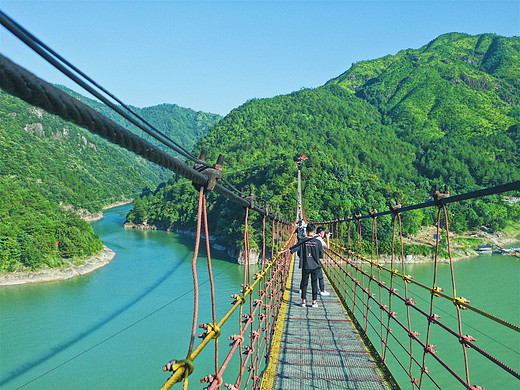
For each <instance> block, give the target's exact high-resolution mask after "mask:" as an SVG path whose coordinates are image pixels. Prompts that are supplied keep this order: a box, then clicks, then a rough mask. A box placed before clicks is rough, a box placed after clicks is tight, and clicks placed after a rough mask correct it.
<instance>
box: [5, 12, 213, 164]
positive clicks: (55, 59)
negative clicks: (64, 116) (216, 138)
mask: <svg viewBox="0 0 520 390" xmlns="http://www.w3.org/2000/svg"><path fill="white" fill-rule="evenodd" d="M0 23H1V24H2V25H3V26H4V27H5V28H6V29H7V30H9V31H10V32H11V33H12V34H14V35H15V36H16V37H17V38H19V39H20V40H21V41H23V42H24V43H25V44H26V45H27V46H29V47H30V48H31V49H32V50H34V51H35V52H36V53H37V54H39V55H40V56H41V57H42V58H44V59H45V60H46V61H47V62H49V63H50V64H51V65H53V66H54V67H55V68H56V69H58V70H59V71H60V72H62V73H63V74H64V75H66V76H67V77H69V78H70V79H71V80H72V81H74V82H75V83H76V84H78V85H79V86H81V87H82V88H84V89H85V90H86V91H88V92H89V93H91V94H92V95H93V96H95V97H96V98H98V99H99V100H100V101H102V102H103V103H104V104H106V105H107V106H108V107H110V108H111V109H112V110H114V111H115V112H117V113H118V114H119V115H121V116H122V117H123V118H125V119H126V120H128V121H129V122H131V123H132V124H134V125H135V126H137V127H138V128H140V129H141V130H143V131H144V132H146V133H147V134H148V135H150V136H152V137H153V138H155V139H156V140H157V141H159V142H161V143H162V144H164V145H165V146H167V147H169V148H170V149H172V150H174V151H175V152H177V153H179V154H181V155H182V156H184V157H186V158H188V159H190V160H192V161H194V162H197V163H202V164H204V165H207V166H209V164H207V163H204V162H202V161H200V160H198V159H196V158H195V157H194V156H192V155H191V154H190V153H189V152H188V151H187V150H186V149H184V148H183V147H182V146H181V145H179V144H178V143H177V142H175V141H174V140H172V139H171V138H170V137H168V136H167V135H166V134H164V133H163V132H161V131H160V130H158V129H157V128H156V127H154V126H153V125H151V124H150V123H149V122H148V121H146V120H145V119H144V118H143V117H141V116H140V115H139V114H137V113H136V112H135V111H133V110H132V109H131V108H130V107H128V106H127V105H126V104H124V103H123V102H122V101H121V100H120V99H118V98H117V97H116V96H114V95H113V94H111V93H110V92H108V91H107V90H106V89H105V88H103V87H102V86H101V85H99V84H98V83H96V82H95V81H94V80H92V79H91V78H90V77H89V76H87V75H86V74H85V73H83V72H82V71H81V70H79V69H78V68H76V67H75V66H74V65H72V64H71V63H70V62H68V61H67V60H66V59H64V58H63V57H62V56H60V55H59V54H58V53H56V52H55V51H54V50H53V49H51V48H50V47H49V46H47V45H46V44H45V43H43V42H42V41H40V40H39V39H38V38H36V37H35V36H34V35H33V34H31V33H30V32H29V31H27V30H26V29H24V28H23V27H22V26H20V25H19V24H18V23H16V22H15V21H14V20H13V19H11V18H10V17H9V16H7V15H6V14H5V13H4V12H2V11H0ZM60 62H61V63H60ZM64 65H65V66H64ZM66 66H67V67H69V68H70V69H72V71H74V72H76V73H77V74H78V75H79V76H81V77H83V78H84V79H85V80H87V81H88V82H89V83H91V84H93V85H94V86H95V87H96V88H98V89H99V90H101V91H102V92H103V93H105V94H107V95H108V96H109V97H110V98H112V99H113V100H115V101H116V102H117V103H119V104H120V105H121V106H122V107H123V108H125V109H126V110H127V111H128V112H130V113H131V114H132V115H133V116H134V117H135V118H137V119H138V120H139V121H141V122H142V123H144V124H145V125H146V126H148V127H145V126H143V124H142V123H139V122H138V121H137V120H136V119H134V118H132V116H130V115H128V114H127V113H126V112H124V111H123V110H122V109H120V108H119V107H118V106H116V105H115V104H113V103H112V102H111V101H110V100H108V99H107V98H106V97H104V96H103V95H102V94H101V93H99V92H98V91H96V90H95V89H94V88H92V87H91V86H90V85H88V84H87V83H86V82H85V81H83V80H81V78H80V77H78V76H77V75H75V74H74V73H73V72H72V71H70V70H69V69H67V68H66ZM161 137H162V138H161Z"/></svg>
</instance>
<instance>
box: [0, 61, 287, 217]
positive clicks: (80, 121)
mask: <svg viewBox="0 0 520 390" xmlns="http://www.w3.org/2000/svg"><path fill="white" fill-rule="evenodd" d="M0 88H1V89H3V90H4V91H5V92H7V93H9V94H11V95H14V96H16V97H18V98H20V99H22V100H24V101H25V102H27V103H29V104H31V105H34V106H38V107H40V108H42V109H44V110H45V111H47V112H48V113H50V114H53V115H57V116H59V117H61V118H62V119H64V120H66V121H69V122H72V123H75V124H76V125H78V126H80V127H83V128H85V129H87V130H89V131H90V132H92V133H94V134H97V135H99V136H100V137H102V138H104V139H106V140H108V141H110V142H111V143H114V144H117V145H119V146H121V147H123V148H125V149H127V150H129V151H131V152H134V153H135V154H137V155H139V156H141V157H143V158H145V159H147V160H148V161H151V162H153V163H155V164H157V165H160V166H162V167H164V168H166V169H169V170H171V171H173V172H175V173H178V174H179V175H181V176H183V177H185V178H187V179H189V180H191V181H192V182H194V183H195V184H200V185H206V184H207V182H208V178H207V176H205V175H203V174H201V173H200V172H198V171H196V170H195V169H193V168H192V167H190V166H188V165H186V164H185V163H183V162H181V161H180V160H178V159H177V158H175V157H173V156H171V155H169V154H167V153H166V152H165V151H163V150H161V149H159V148H158V147H156V146H155V145H153V144H151V143H150V142H148V141H146V140H144V139H142V138H141V137H139V136H137V135H135V134H133V133H132V132H130V131H128V130H126V129H125V128H124V127H122V126H120V125H118V124H117V123H115V122H114V121H112V120H110V119H108V118H106V117H105V116H104V115H102V114H100V113H99V112H97V111H95V110H94V109H93V108H91V107H89V106H87V105H86V104H84V103H82V102H80V101H79V100H78V99H75V98H73V97H71V96H70V95H68V94H67V93H65V92H63V91H62V90H60V89H58V88H56V87H55V86H53V85H52V84H49V83H47V82H46V81H44V80H42V79H40V78H38V77H36V76H35V75H33V74H32V73H30V72H28V71H27V70H25V69H24V68H22V67H20V66H18V65H16V64H15V63H13V62H12V61H11V60H9V59H8V58H6V57H4V56H2V55H1V54H0ZM214 191H215V192H216V193H218V194H220V195H223V196H224V197H226V198H228V199H229V200H231V201H233V202H236V203H238V204H240V205H241V206H244V207H247V206H248V205H250V202H249V200H247V199H245V198H243V197H241V196H239V195H237V194H235V193H234V192H232V191H230V190H228V189H227V188H225V187H223V186H221V185H220V184H218V183H217V184H216V186H215V188H214ZM252 210H254V211H256V212H258V213H260V214H262V215H264V214H265V215H267V216H268V217H269V218H271V219H274V220H276V221H280V222H283V223H286V224H290V223H291V221H289V220H287V219H284V218H282V217H280V216H279V215H278V214H276V213H272V212H266V210H265V209H263V208H261V207H258V206H256V205H255V206H254V207H253V208H252Z"/></svg>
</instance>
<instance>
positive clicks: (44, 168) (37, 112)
mask: <svg viewBox="0 0 520 390" xmlns="http://www.w3.org/2000/svg"><path fill="white" fill-rule="evenodd" d="M74 96H75V97H76V98H78V99H79V98H80V96H81V95H79V94H74ZM81 100H83V101H84V102H85V103H86V104H88V105H91V106H92V107H93V108H95V109H98V110H99V111H102V112H104V113H105V114H108V110H107V109H105V108H102V106H101V104H100V103H98V102H95V101H93V100H91V99H87V98H85V97H81ZM134 109H135V110H138V111H139V112H140V114H141V115H142V116H143V117H145V119H147V120H148V121H149V122H150V123H153V124H154V125H155V126H157V127H160V128H161V130H162V131H163V132H165V133H166V134H168V135H169V136H170V137H172V138H175V139H177V140H179V141H178V143H180V144H181V145H182V146H183V147H185V148H191V147H192V146H193V145H194V143H195V141H196V140H197V139H198V138H200V136H202V135H203V134H204V133H205V132H207V131H208V130H209V128H210V127H211V126H212V125H213V124H214V123H215V122H217V121H218V120H219V119H220V116H218V115H216V114H206V113H201V112H195V111H193V110H190V109H185V108H181V107H178V106H174V105H161V106H156V107H149V108H144V109H137V108H134ZM111 116H112V119H113V120H114V121H116V122H118V123H120V124H123V125H124V124H125V122H124V121H123V120H122V119H119V118H117V117H116V116H115V115H114V114H111ZM181 135H182V136H181ZM0 151H1V153H0V174H1V176H0V271H2V270H6V271H13V270H16V269H19V268H20V267H32V268H37V267H39V266H41V265H43V264H46V265H48V266H59V265H62V264H63V263H64V261H63V259H75V258H84V257H86V256H89V255H92V254H93V253H96V252H98V251H99V250H100V249H101V248H102V243H101V240H100V239H99V238H98V237H97V236H96V235H95V234H94V232H93V231H92V228H91V227H90V225H89V224H88V223H86V222H84V221H83V220H81V219H80V218H79V217H78V216H77V215H76V214H75V213H73V212H72V211H70V209H71V206H72V208H74V209H76V210H79V209H84V210H86V211H88V212H98V211H100V210H101V209H102V207H103V206H106V205H109V204H111V203H114V202H116V201H120V200H123V199H133V198H134V197H136V196H138V195H139V194H141V193H142V192H143V190H145V192H146V191H147V190H148V189H149V188H155V187H156V186H157V185H158V184H159V183H160V182H163V181H165V180H168V178H169V177H170V176H171V172H169V171H166V170H165V169H162V168H160V167H157V166H155V165H154V164H151V163H149V162H148V161H146V160H144V159H143V158H141V157H139V156H136V155H134V154H132V153H130V152H128V151H126V150H124V149H122V148H119V147H118V146H116V145H112V144H110V143H108V142H107V141H105V140H103V139H101V138H100V137H98V136H95V135H93V134H91V133H89V132H88V131H86V130H84V129H82V128H79V127H78V126H76V125H74V124H71V123H68V122H66V121H63V120H62V119H60V118H59V117H56V116H53V115H50V114H48V113H46V112H44V111H43V110H41V109H39V108H36V107H32V106H30V105H28V104H26V103H25V102H23V101H21V100H20V99H18V98H15V97H13V96H11V95H8V94H6V93H4V92H3V91H0Z"/></svg>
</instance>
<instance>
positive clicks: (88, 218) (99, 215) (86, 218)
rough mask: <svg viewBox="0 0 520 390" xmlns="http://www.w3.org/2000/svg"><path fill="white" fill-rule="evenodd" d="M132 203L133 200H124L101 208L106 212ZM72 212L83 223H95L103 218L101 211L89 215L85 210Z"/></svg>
mask: <svg viewBox="0 0 520 390" xmlns="http://www.w3.org/2000/svg"><path fill="white" fill-rule="evenodd" d="M133 201H134V200H133V199H124V200H121V201H118V202H114V203H111V204H109V205H108V206H105V207H103V210H108V209H112V208H114V207H119V206H123V205H125V204H129V203H132V202H133ZM70 207H71V206H70ZM72 210H74V209H72ZM74 212H75V213H76V214H78V216H79V217H80V218H81V219H83V220H84V221H87V222H95V221H99V220H100V219H101V218H103V211H100V212H99V213H89V212H88V211H87V210H85V209H79V210H74Z"/></svg>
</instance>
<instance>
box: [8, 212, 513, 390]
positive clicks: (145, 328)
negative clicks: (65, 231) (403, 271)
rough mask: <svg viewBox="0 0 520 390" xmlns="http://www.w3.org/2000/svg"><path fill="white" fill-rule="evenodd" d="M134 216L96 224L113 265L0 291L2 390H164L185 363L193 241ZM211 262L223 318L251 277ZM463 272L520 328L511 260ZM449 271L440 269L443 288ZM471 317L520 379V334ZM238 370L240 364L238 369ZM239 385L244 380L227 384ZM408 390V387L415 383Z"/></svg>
mask: <svg viewBox="0 0 520 390" xmlns="http://www.w3.org/2000/svg"><path fill="white" fill-rule="evenodd" d="M129 208H130V206H129V205H126V206H121V207H118V208H114V209H111V210H107V211H106V212H105V217H104V218H103V219H102V220H100V221H97V222H95V223H93V226H94V229H95V231H96V233H97V234H99V236H100V237H101V238H102V240H103V241H104V242H105V245H107V246H108V247H109V248H111V249H113V250H114V251H116V253H117V255H116V257H115V259H114V260H112V262H111V263H110V264H109V265H107V266H105V267H103V268H101V269H99V270H97V271H94V272H92V273H91V274H88V275H85V276H82V277H77V278H74V279H71V280H67V281H60V282H50V283H41V284H33V285H31V284H29V285H21V286H7V287H0V389H17V388H24V389H157V388H160V387H161V385H162V384H164V382H165V380H166V379H167V378H168V377H169V374H168V373H164V372H162V366H163V365H164V364H165V363H166V362H167V361H168V360H170V359H172V358H176V359H183V358H185V357H186V353H187V350H188V346H189V337H190V332H191V322H192V316H193V279H192V272H191V258H192V250H193V246H194V239H193V238H189V237H188V238H187V237H185V236H180V235H177V234H173V233H166V232H162V231H141V230H125V229H123V228H122V227H121V226H122V224H123V222H124V220H125V215H126V213H127V212H128V210H129ZM212 263H213V272H214V277H215V283H216V286H217V295H218V299H219V303H217V319H219V318H221V317H222V316H223V315H224V314H225V313H226V312H227V311H228V310H229V308H230V307H231V305H230V302H231V299H230V295H231V294H234V293H238V290H239V289H240V284H241V283H242V279H243V268H242V267H241V266H239V265H237V264H234V263H232V262H231V261H230V259H229V258H227V256H226V255H225V254H224V253H222V252H218V251H214V252H213V253H212ZM456 268H457V270H456V272H457V275H458V277H457V293H458V295H459V296H460V295H462V296H464V297H467V298H468V299H470V300H471V304H472V305H475V306H477V307H479V308H481V309H483V310H485V311H487V312H490V313H492V314H494V315H496V316H498V317H501V318H503V319H505V320H508V321H509V322H512V323H514V324H519V323H520V314H519V313H520V311H519V305H520V287H519V281H520V262H518V261H517V260H516V259H515V258H513V257H512V256H499V255H484V256H480V257H479V258H477V259H471V260H463V261H459V262H457V263H456ZM446 270H449V269H448V268H446V267H444V266H443V267H441V270H440V272H441V273H442V274H443V276H442V278H441V280H443V279H445V275H446ZM407 272H408V273H411V274H412V275H414V276H415V277H416V279H417V280H424V281H425V283H426V282H427V283H428V284H431V265H427V264H426V265H414V266H411V267H410V269H408V270H407ZM198 275H199V282H200V284H201V307H200V312H199V319H198V323H202V322H210V321H211V314H210V308H209V304H208V302H209V283H208V276H207V268H206V266H205V261H202V260H199V265H198ZM448 278H449V275H448ZM443 283H444V281H443ZM439 285H441V284H440V283H439ZM441 286H442V287H449V286H447V285H446V283H444V285H441ZM446 291H448V289H446ZM421 299H428V294H426V295H425V296H424V298H421V296H420V295H416V300H418V301H419V300H421ZM451 306H453V305H451ZM440 309H442V310H444V309H443V308H440ZM446 310H447V311H449V310H450V309H449V308H446ZM451 311H453V310H451ZM440 314H443V313H440ZM463 314H464V315H465V317H464V319H463V320H464V321H465V323H466V321H468V324H469V325H468V327H469V328H465V329H467V332H465V333H469V334H471V335H472V336H474V337H475V338H477V340H478V341H479V342H480V341H481V340H482V342H483V343H485V344H486V345H491V346H492V348H493V353H496V356H497V357H499V358H503V360H504V361H507V363H508V364H509V365H510V366H511V367H512V368H514V369H515V370H518V369H519V365H520V354H519V351H520V338H519V337H518V334H514V332H508V331H504V330H503V328H502V327H500V328H499V327H494V326H489V321H487V322H484V323H483V324H481V323H478V322H474V318H473V317H475V316H472V315H471V313H469V315H468V316H466V314H468V313H467V312H464V313H463ZM445 317H446V318H448V317H449V315H448V314H446V316H445ZM402 319H403V318H402ZM443 319H444V317H443ZM466 319H467V320H466ZM465 326H466V325H465ZM494 329H499V330H498V331H495V330H494ZM197 331H198V333H201V332H202V331H201V330H200V329H197ZM237 331H238V325H237V319H236V318H235V319H234V321H231V322H230V323H229V325H228V327H227V328H225V329H223V332H222V335H223V336H225V337H222V338H221V339H222V341H221V345H222V346H221V358H220V361H221V362H222V360H223V359H224V357H225V355H226V354H227V353H228V351H229V347H228V342H227V336H229V335H231V334H234V333H237ZM198 340H199V339H197V340H196V345H198V342H199V341H198ZM437 344H441V343H437ZM457 347H458V348H457ZM213 351H214V350H213V347H211V348H209V349H207V350H206V351H205V352H203V354H201V356H199V357H198V358H197V359H196V361H195V363H196V368H195V371H194V373H193V374H192V375H191V376H190V386H189V388H192V389H202V388H204V387H205V386H206V384H200V383H199V379H200V378H202V377H204V376H205V375H207V374H209V373H211V372H212V370H213V368H212V367H213V365H212V361H213V354H214V352H213ZM459 351H460V346H458V345H456V346H454V351H453V354H458V355H460V354H461V353H460V352H459ZM450 354H451V352H450ZM235 367H236V363H235V364H234V365H233V364H232V365H231V368H230V369H231V370H233V369H236V368H235ZM482 367H484V368H482V370H483V375H482V376H483V378H487V379H486V380H485V381H484V380H482V382H486V383H480V382H479V383H476V384H479V385H481V386H482V387H485V388H486V389H488V390H489V389H510V388H512V389H514V388H520V387H519V382H518V381H517V380H516V379H514V378H513V379H514V380H513V379H511V378H512V377H510V376H509V377H507V376H503V375H501V374H498V373H497V371H496V370H491V371H485V370H486V368H485V367H486V366H485V365H484V366H482ZM479 370H480V369H479ZM495 377H496V379H497V380H489V379H493V378H495ZM224 378H225V381H226V377H224ZM234 378H236V373H235V374H233V373H232V374H231V379H229V381H230V382H234ZM490 383H492V384H493V385H490ZM402 387H403V388H410V386H409V383H402ZM425 388H429V387H425ZM454 388H461V387H460V386H458V387H454Z"/></svg>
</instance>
